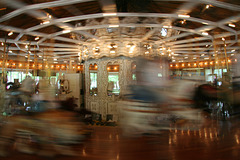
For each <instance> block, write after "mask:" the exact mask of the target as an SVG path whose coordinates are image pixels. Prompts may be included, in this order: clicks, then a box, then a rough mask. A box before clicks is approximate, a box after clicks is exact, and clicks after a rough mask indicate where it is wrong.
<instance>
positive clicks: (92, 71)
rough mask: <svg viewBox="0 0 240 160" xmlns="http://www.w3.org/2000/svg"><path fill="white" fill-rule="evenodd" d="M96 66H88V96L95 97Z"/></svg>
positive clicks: (96, 90)
mask: <svg viewBox="0 0 240 160" xmlns="http://www.w3.org/2000/svg"><path fill="white" fill-rule="evenodd" d="M97 68H98V67H97V64H94V65H92V64H90V66H89V74H90V75H89V76H90V88H89V92H90V95H91V96H92V95H94V96H96V95H97V92H98V89H97Z"/></svg>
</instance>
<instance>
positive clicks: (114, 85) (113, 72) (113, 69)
mask: <svg viewBox="0 0 240 160" xmlns="http://www.w3.org/2000/svg"><path fill="white" fill-rule="evenodd" d="M107 71H108V87H107V93H108V96H112V95H116V96H117V95H119V93H120V86H119V76H118V72H119V65H108V66H107Z"/></svg>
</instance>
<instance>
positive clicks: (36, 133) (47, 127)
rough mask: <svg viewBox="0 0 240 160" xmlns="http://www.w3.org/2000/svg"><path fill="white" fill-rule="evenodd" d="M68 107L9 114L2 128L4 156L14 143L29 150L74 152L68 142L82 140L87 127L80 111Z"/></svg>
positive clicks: (0, 147) (0, 143)
mask: <svg viewBox="0 0 240 160" xmlns="http://www.w3.org/2000/svg"><path fill="white" fill-rule="evenodd" d="M46 105H51V103H46ZM60 105H61V104H60ZM67 108H68V107H66V106H60V107H59V108H56V109H48V110H46V111H44V112H30V113H28V114H25V115H15V116H12V117H11V118H10V119H9V121H8V122H7V123H6V124H5V125H3V126H2V128H1V132H0V133H1V141H0V155H1V156H6V155H7V154H8V150H9V148H10V147H11V146H12V145H13V144H15V145H14V146H16V147H15V148H16V149H17V151H20V152H24V153H29V154H37V155H41V156H55V155H57V154H61V155H71V156H76V155H77V153H76V152H75V151H74V150H73V148H72V147H71V145H74V144H79V143H82V142H83V141H84V140H85V139H86V136H87V135H88V134H89V133H90V130H89V129H88V128H87V126H86V124H84V121H82V120H80V119H79V117H80V116H79V113H76V112H74V111H72V108H71V107H70V109H69V108H68V109H67Z"/></svg>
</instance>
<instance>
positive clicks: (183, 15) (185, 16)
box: [178, 14, 190, 18]
mask: <svg viewBox="0 0 240 160" xmlns="http://www.w3.org/2000/svg"><path fill="white" fill-rule="evenodd" d="M178 17H181V18H189V17H190V16H189V15H185V14H179V15H178Z"/></svg>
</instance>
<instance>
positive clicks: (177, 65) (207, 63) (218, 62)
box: [170, 59, 237, 68]
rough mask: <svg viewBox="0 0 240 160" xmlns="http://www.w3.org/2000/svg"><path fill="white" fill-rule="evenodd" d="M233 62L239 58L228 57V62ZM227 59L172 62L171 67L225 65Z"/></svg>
mask: <svg viewBox="0 0 240 160" xmlns="http://www.w3.org/2000/svg"><path fill="white" fill-rule="evenodd" d="M232 62H237V59H235V60H234V61H232V60H230V59H228V63H232ZM225 63H226V61H225V60H219V61H204V62H198V63H197V62H194V63H175V64H170V67H171V68H186V67H199V66H200V67H204V66H205V67H207V66H209V65H214V64H216V65H225Z"/></svg>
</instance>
